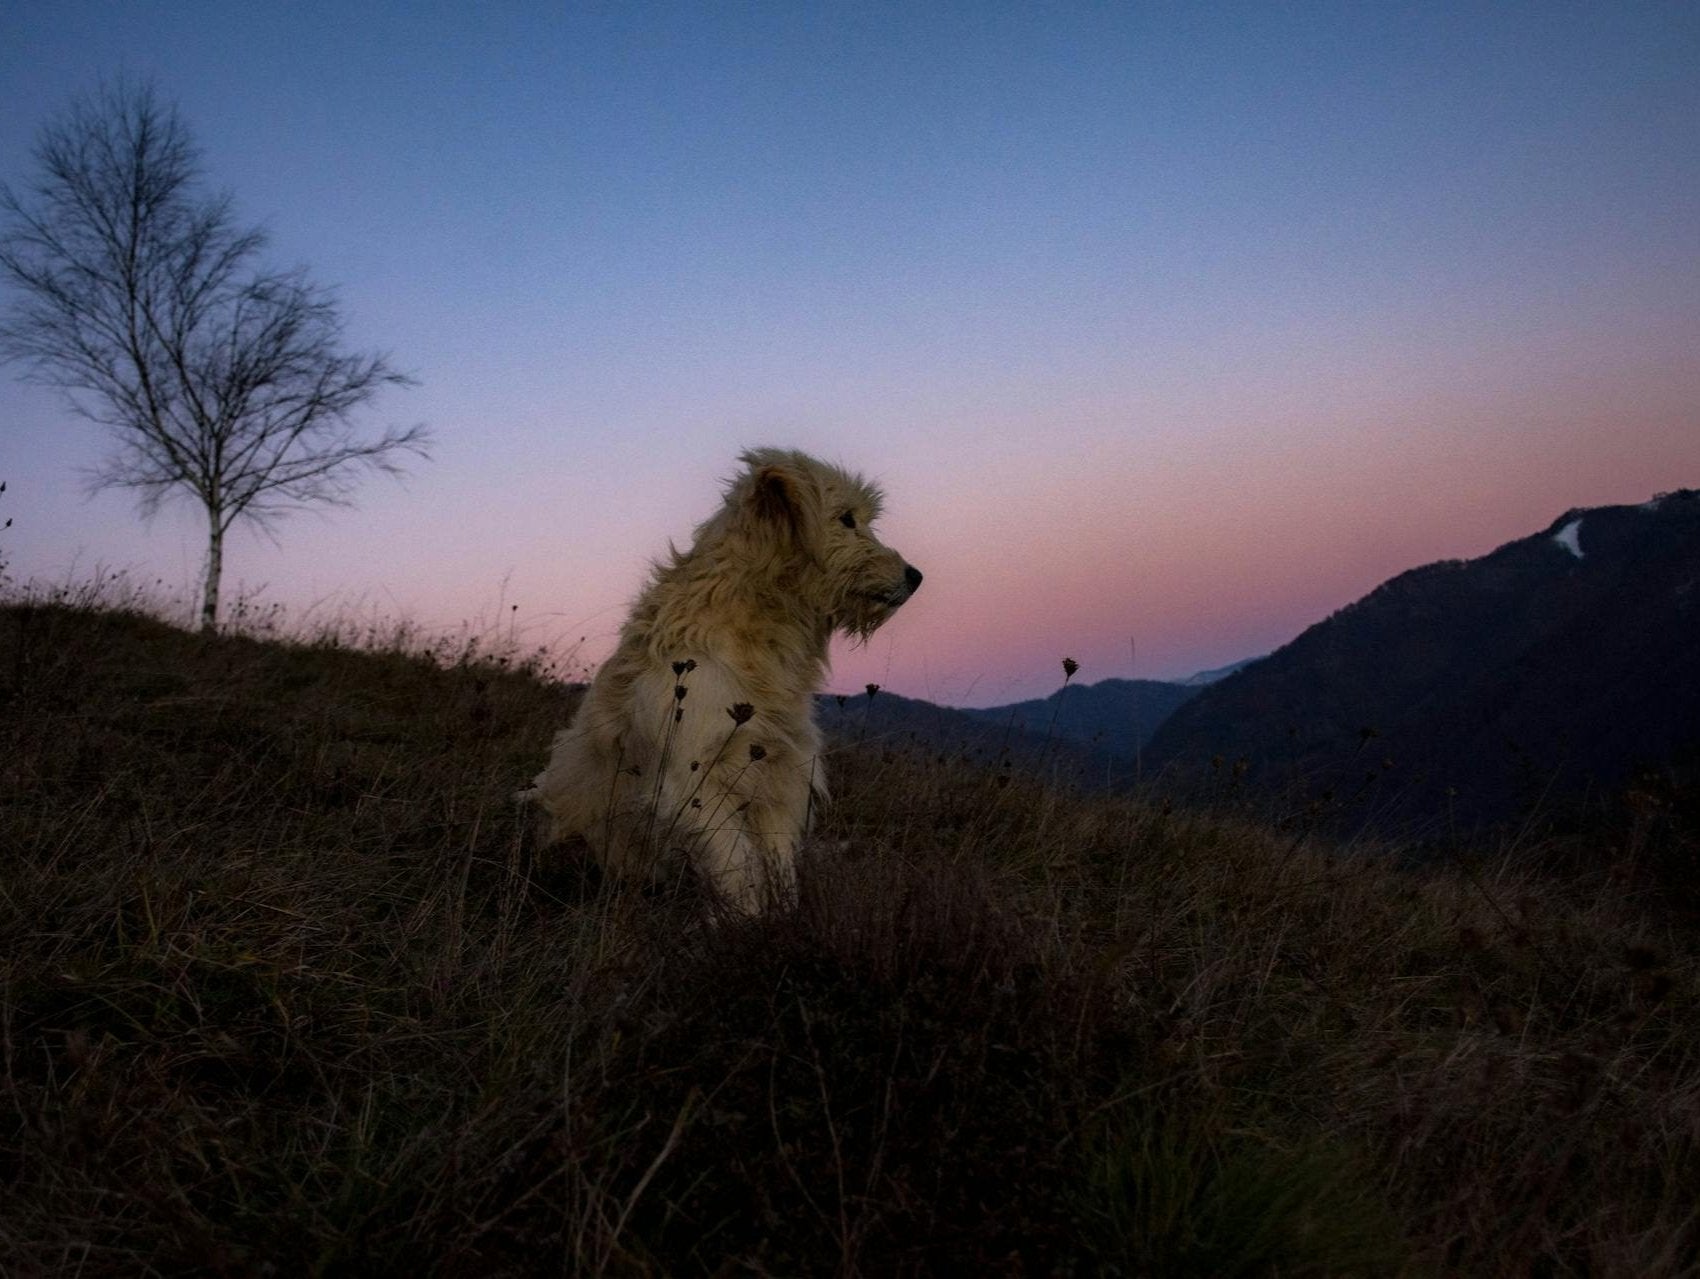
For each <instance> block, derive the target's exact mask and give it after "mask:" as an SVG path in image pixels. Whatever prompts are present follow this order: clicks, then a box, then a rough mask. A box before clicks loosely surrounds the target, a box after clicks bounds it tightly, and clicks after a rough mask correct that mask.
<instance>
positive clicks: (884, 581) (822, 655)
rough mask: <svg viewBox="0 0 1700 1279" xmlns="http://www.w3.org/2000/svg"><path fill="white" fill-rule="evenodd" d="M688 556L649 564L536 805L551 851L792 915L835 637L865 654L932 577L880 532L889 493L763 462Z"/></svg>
mask: <svg viewBox="0 0 1700 1279" xmlns="http://www.w3.org/2000/svg"><path fill="white" fill-rule="evenodd" d="M742 461H743V462H744V464H745V470H744V471H743V472H742V473H741V474H740V475H738V476H737V477H736V478H735V479H733V480H732V481H731V483H730V484H729V485H728V487H727V490H726V501H725V504H724V505H723V506H722V507H721V509H720V510H719V511H717V512H716V513H715V514H714V515H712V516H710V517H709V519H708V520H707V521H705V522H704V523H703V524H702V525H701V526H700V527H699V528H698V529H697V530H696V534H695V537H694V540H693V542H692V545H691V549H690V550H688V551H685V552H682V553H681V552H680V551H679V550H678V549H677V548H676V547H674V548H670V549H671V555H670V556H669V557H668V559H667V560H666V561H663V562H658V563H657V564H656V565H655V570H654V575H653V577H652V579H651V581H650V584H649V586H648V588H647V589H646V590H645V591H644V592H643V594H642V595H641V596H639V597H638V600H637V603H636V604H635V605H634V606H633V608H632V613H631V616H630V617H629V618H628V619H627V621H626V624H625V626H624V627H623V628H622V629H621V631H620V640H619V645H618V647H617V648H616V649H615V651H614V654H613V656H612V657H610V658H609V659H608V661H607V662H606V663H604V664H603V666H602V668H601V669H600V670H599V671H598V672H597V674H596V678H595V680H594V681H593V682H592V684H591V686H590V689H589V691H588V692H587V693H586V694H585V698H584V701H583V702H582V703H581V704H580V706H579V708H578V711H577V713H576V714H575V715H574V717H573V720H572V723H571V724H570V725H569V726H568V727H567V728H566V729H564V730H563V731H562V732H560V733H559V734H557V735H556V737H555V743H554V747H553V750H552V752H551V754H550V757H549V766H548V767H547V768H545V769H544V770H543V772H542V773H541V774H540V775H539V776H538V777H537V780H536V782H535V783H534V784H533V787H532V789H531V790H529V791H527V792H526V793H525V796H526V798H528V799H531V800H533V801H534V802H536V803H537V804H539V805H540V806H541V807H542V809H543V811H544V816H545V826H546V836H547V837H548V838H549V839H551V840H565V839H571V838H574V837H578V838H581V839H583V840H584V841H585V843H586V844H588V845H589V847H590V850H591V852H592V853H593V854H594V855H595V857H596V859H597V860H598V861H599V862H600V863H601V864H602V866H603V868H604V869H605V870H608V871H610V872H612V873H614V874H616V875H621V876H628V877H643V876H654V875H657V874H659V873H660V872H661V870H662V869H663V867H665V866H666V865H667V864H668V863H670V862H672V861H674V860H676V858H677V857H678V856H679V855H681V854H682V855H683V856H684V857H685V858H686V859H688V861H689V862H690V863H691V864H692V865H694V866H695V867H696V869H697V871H698V873H699V874H700V875H701V876H702V878H703V879H704V880H705V881H706V882H707V884H708V885H709V886H710V887H711V889H712V890H713V891H714V893H715V894H716V896H717V897H718V898H719V899H720V901H721V902H722V903H724V904H725V905H726V906H728V907H730V908H732V909H734V910H737V911H741V912H744V913H754V912H756V911H759V910H760V909H761V908H762V907H763V906H764V905H765V904H769V903H773V902H782V901H785V900H788V899H789V898H790V896H791V894H792V891H793V887H794V884H795V871H794V866H793V863H794V860H795V857H796V853H797V847H798V845H799V844H800V843H801V841H802V839H803V837H804V836H805V835H806V834H807V827H808V823H809V818H810V813H811V810H812V807H813V801H814V799H815V798H816V797H821V798H824V796H825V793H826V786H825V782H824V779H823V778H822V776H821V766H820V752H821V734H820V730H819V729H818V728H817V727H816V726H815V721H814V697H815V694H816V692H817V691H818V690H819V689H820V687H821V683H822V680H823V679H824V677H825V675H826V669H827V642H828V640H829V639H830V638H831V637H832V633H833V632H834V631H843V632H845V633H846V634H849V635H851V636H854V637H856V638H858V639H861V640H866V639H867V637H868V636H869V635H871V634H872V633H873V632H874V630H875V629H876V628H877V627H878V626H879V625H880V624H881V623H883V622H884V621H885V620H886V619H887V618H888V617H890V616H891V615H892V613H893V612H894V611H895V610H896V609H897V607H898V606H899V605H901V604H902V603H903V602H904V601H905V600H907V599H908V598H909V597H910V595H912V594H914V591H915V588H916V587H917V586H919V585H920V584H921V574H920V573H919V572H918V571H917V570H915V569H914V568H912V567H910V566H909V565H908V564H907V563H905V562H904V560H903V557H902V556H901V555H899V554H898V553H897V552H896V551H894V550H892V549H890V548H889V547H887V546H884V545H882V544H881V543H880V542H879V540H878V539H877V538H875V537H874V534H873V530H872V528H871V527H870V526H871V525H872V523H873V521H874V519H875V518H876V517H877V516H878V515H879V512H880V502H881V497H880V493H879V491H878V490H877V489H876V488H874V487H873V486H872V485H871V484H869V483H868V482H867V481H866V480H864V479H862V478H861V477H860V476H858V475H853V474H850V473H849V472H846V471H843V470H841V469H839V468H838V467H836V466H829V465H827V464H826V463H824V462H820V461H817V460H816V459H814V458H812V457H809V456H807V455H806V454H803V453H798V452H794V451H790V450H785V449H771V448H766V449H753V450H751V451H750V452H747V453H745V454H744V455H743V458H742Z"/></svg>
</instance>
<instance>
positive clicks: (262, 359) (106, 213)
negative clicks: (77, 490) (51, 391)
mask: <svg viewBox="0 0 1700 1279" xmlns="http://www.w3.org/2000/svg"><path fill="white" fill-rule="evenodd" d="M35 159H36V162H37V174H36V181H35V185H34V186H33V187H32V188H30V189H29V190H28V191H26V192H21V193H20V192H17V191H14V190H13V189H12V188H11V187H9V186H5V185H0V216H3V217H4V224H3V226H0V279H6V280H9V281H10V282H11V283H12V284H13V285H14V286H16V289H17V291H18V293H19V294H20V298H19V300H18V301H17V303H16V304H15V305H14V306H13V307H12V308H11V309H10V310H9V311H8V312H7V313H6V314H5V315H4V317H3V318H0V359H4V360H18V361H23V362H25V363H27V365H28V366H29V369H30V376H31V377H32V379H33V380H35V381H38V382H42V383H45V384H47V385H50V386H56V387H59V388H60V389H62V390H63V391H65V392H66V395H67V398H68V399H69V400H70V403H71V405H72V407H73V408H74V410H75V411H76V412H77V413H79V414H80V415H81V416H83V417H85V418H88V419H89V420H90V421H93V422H97V423H100V424H101V425H104V426H107V427H110V428H112V430H113V431H114V433H115V434H116V436H117V443H118V447H117V449H116V451H115V452H114V453H113V454H112V455H111V456H110V457H109V458H107V459H106V461H105V462H104V463H103V464H102V465H101V466H100V467H99V468H98V469H97V470H96V471H95V472H94V473H93V475H92V477H91V479H92V486H93V487H94V488H96V489H99V488H107V487H116V488H127V489H135V490H137V491H138V493H139V494H140V499H141V508H142V513H143V515H144V516H151V515H152V514H153V513H154V512H155V511H157V510H158V508H159V506H160V503H161V502H162V501H164V499H165V498H166V497H168V496H170V495H172V494H173V493H185V494H189V495H193V497H194V499H195V500H196V501H197V502H199V503H200V505H201V507H202V508H203V509H204V510H205V512H206V516H207V563H206V581H205V590H204V593H203V595H202V602H201V626H202V628H203V629H204V630H211V629H213V628H214V627H215V626H216V625H217V621H218V589H219V579H220V577H221V575H222V573H223V568H224V537H225V534H226V533H227V532H229V530H230V528H231V526H232V525H233V524H234V523H235V522H236V521H237V520H239V519H243V518H246V519H248V520H250V521H253V522H255V523H256V524H258V525H259V526H261V527H263V528H269V526H270V524H271V521H273V520H274V519H275V518H276V517H278V516H280V515H282V514H284V513H285V512H287V511H290V510H294V509H298V508H300V507H302V506H307V505H312V504H323V503H332V504H338V505H342V504H347V503H348V502H349V500H350V498H351V495H352V492H353V488H354V485H355V482H356V480H357V479H358V477H359V476H360V475H361V474H362V473H364V472H367V471H371V470H380V471H386V472H389V473H392V474H393V473H396V472H397V471H399V469H400V459H401V458H402V456H403V455H405V454H414V455H417V456H421V457H423V456H425V455H426V446H427V444H428V442H429V436H428V433H427V432H426V430H425V428H424V427H422V426H411V427H406V428H396V427H392V428H388V429H386V430H384V431H382V432H381V433H379V434H376V435H371V434H362V433H360V432H359V431H358V430H357V429H356V425H355V422H354V418H355V415H356V412H357V410H359V409H361V408H363V407H364V406H366V405H367V404H368V402H369V401H371V400H372V398H373V397H374V396H375V395H377V393H378V392H379V391H381V390H382V389H383V388H384V387H386V386H402V385H411V384H412V379H410V378H408V377H406V376H404V375H403V374H401V373H399V372H397V371H396V370H395V369H393V368H392V367H391V366H390V364H389V362H388V360H387V359H386V358H385V357H384V356H382V355H378V354H365V355H360V354H348V353H345V352H344V351H343V349H342V323H341V320H340V318H339V316H338V314H337V308H336V304H335V301H334V299H333V298H332V297H331V295H330V294H329V293H327V292H326V291H325V290H323V289H320V288H318V287H316V286H314V285H313V284H312V283H311V282H310V281H309V280H308V279H307V276H306V273H305V271H303V270H300V269H297V270H294V271H285V272H275V271H263V270H260V269H258V268H257V267H256V266H255V265H254V262H255V259H256V258H257V256H258V254H259V252H260V250H261V249H262V248H263V247H264V245H265V234H264V232H262V231H260V230H258V229H243V228H241V227H238V226H237V225H236V222H235V219H234V216H233V214H232V209H231V198H230V196H229V195H228V194H219V193H208V192H205V191H204V190H202V189H201V171H200V155H199V151H198V150H197V148H196V146H195V144H194V142H193V140H192V138H191V137H190V135H189V131H188V129H187V128H186V126H185V125H184V124H183V122H182V120H181V119H180V118H179V116H178V113H177V111H176V109H175V107H172V106H169V105H162V104H161V103H160V102H159V101H158V99H157V97H156V95H155V94H154V92H153V90H152V89H151V88H148V87H145V86H144V87H141V88H132V87H128V86H125V85H118V86H107V87H103V88H102V89H101V90H100V91H99V92H97V93H95V94H94V95H92V96H89V97H85V98H81V99H79V100H78V101H77V102H75V103H74V104H73V105H72V107H71V108H70V110H69V111H67V112H66V113H65V114H64V115H63V116H61V117H60V118H58V119H57V120H55V121H53V122H52V123H50V124H49V125H48V126H47V127H46V128H45V129H44V130H43V131H42V134H41V137H40V140H39V141H38V143H37V146H36V151H35Z"/></svg>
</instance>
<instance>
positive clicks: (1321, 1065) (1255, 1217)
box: [0, 607, 1700, 1276]
mask: <svg viewBox="0 0 1700 1279" xmlns="http://www.w3.org/2000/svg"><path fill="white" fill-rule="evenodd" d="M463 659H464V660H459V661H454V662H451V663H450V664H449V665H448V666H447V667H446V668H444V667H442V666H440V665H438V664H435V663H433V662H432V661H429V660H426V659H425V658H424V657H422V656H419V655H417V654H410V653H407V652H359V653H355V652H348V651H346V650H342V649H336V648H330V647H325V646H322V645H320V646H315V645H278V644H261V643H256V642H253V641H251V640H245V639H241V638H205V637H201V636H197V635H189V634H185V633H183V632H180V631H175V630H172V629H171V628H169V627H166V626H162V625H160V624H158V623H156V622H152V621H149V620H148V619H146V618H140V617H135V616H127V615H115V614H110V613H107V614H101V613H87V612H79V611H74V610H66V609H58V608H43V607H23V608H19V607H3V608H0V848H3V849H4V850H5V858H6V873H5V876H4V882H3V887H0V1047H3V1049H4V1051H3V1053H0V1242H3V1246H4V1250H5V1256H6V1264H7V1266H8V1267H9V1268H10V1269H11V1270H15V1271H16V1272H18V1273H21V1274H42V1273H59V1272H67V1271H75V1272H78V1273H81V1274H83V1275H116V1274H161V1273H163V1274H212V1273H218V1274H254V1273H278V1274H307V1273H327V1274H335V1273H341V1274H394V1273H401V1272H417V1273H421V1274H441V1275H469V1276H470V1275H479V1276H484V1275H531V1274H537V1273H545V1272H546V1273H561V1272H569V1273H587V1274H595V1273H608V1272H614V1273H621V1274H640V1273H650V1274H673V1275H690V1274H699V1273H700V1274H713V1273H727V1272H731V1271H749V1272H752V1273H784V1274H829V1273H830V1274H839V1275H846V1276H853V1275H888V1274H941V1275H944V1274H964V1273H988V1274H989V1273H999V1274H1013V1273H1027V1274H1050V1273H1080V1274H1089V1273H1122V1274H1211V1275H1215V1274H1231V1273H1238V1274H1273V1273H1280V1274H1375V1275H1402V1274H1411V1275H1418V1274H1426V1273H1434V1272H1436V1271H1445V1272H1452V1273H1467V1274H1483V1275H1493V1274H1522V1273H1528V1272H1530V1271H1535V1272H1540V1273H1583V1272H1588V1273H1615V1274H1635V1275H1638V1276H1640V1275H1645V1276H1675V1275H1679V1274H1687V1273H1692V1272H1693V1269H1694V1267H1695V1266H1696V1265H1700V1233H1697V1232H1700V1223H1697V1221H1696V1218H1695V1215H1694V1211H1693V1206H1694V1204H1695V1203H1696V1202H1700V957H1697V954H1696V946H1695V939H1694V934H1693V930H1692V927H1691V926H1690V925H1689V924H1688V923H1686V922H1685V921H1684V920H1683V919H1681V918H1678V917H1676V916H1674V915H1672V914H1671V913H1670V912H1669V911H1667V910H1663V909H1661V908H1660V907H1659V906H1658V904H1657V899H1656V898H1653V897H1651V896H1650V894H1649V892H1648V890H1647V886H1646V885H1645V884H1644V882H1643V881H1642V880H1640V879H1639V878H1638V876H1639V875H1640V874H1641V873H1642V870H1643V869H1644V864H1645V853H1646V849H1645V847H1644V846H1642V847H1640V848H1639V850H1638V851H1637V850H1634V849H1632V850H1631V851H1632V852H1634V856H1633V857H1632V858H1629V859H1627V860H1625V861H1624V862H1623V863H1622V864H1621V865H1619V866H1616V867H1614V868H1613V869H1612V873H1611V874H1610V875H1603V876H1600V877H1598V878H1594V879H1585V880H1582V881H1579V882H1577V883H1575V884H1570V883H1567V882H1565V881H1563V880H1557V879H1552V878H1550V877H1547V876H1545V875H1543V874H1541V873H1538V872H1537V870H1536V869H1534V868H1532V867H1530V866H1527V865H1524V864H1522V863H1518V862H1511V861H1507V860H1505V859H1502V858H1495V857H1493V856H1492V855H1491V854H1489V853H1487V852H1484V853H1483V854H1482V856H1481V858H1480V862H1479V866H1476V867H1471V868H1469V869H1467V870H1466V871H1465V872H1464V873H1459V874H1452V873H1448V872H1445V871H1435V872H1431V873H1424V874H1408V873H1402V872H1400V871H1397V870H1396V869H1394V868H1393V867H1392V866H1391V865H1390V864H1389V862H1388V861H1387V860H1386V859H1373V858H1337V857H1334V856H1332V855H1331V854H1330V852H1329V850H1328V849H1327V848H1326V847H1322V846H1319V845H1316V844H1314V843H1313V842H1309V841H1305V840H1302V839H1295V838H1294V837H1293V835H1292V834H1291V833H1290V832H1288V833H1277V832H1274V831H1270V830H1267V829H1263V828H1260V827H1257V826H1255V825H1250V824H1247V823H1245V822H1242V821H1235V820H1228V819H1222V818H1204V817H1195V816H1191V815H1188V814H1187V813H1185V812H1179V811H1177V812H1171V811H1168V810H1166V809H1165V808H1161V807H1148V806H1143V805H1141V804H1138V803H1135V802H1132V801H1128V800H1125V799H1116V798H1110V797H1105V796H1097V797H1083V796H1082V795H1080V794H1078V793H1075V792H1071V791H1064V790H1060V789H1056V788H1053V787H1051V786H1048V785H1046V784H1045V783H1044V781H1043V780H1041V779H1040V778H1037V777H1035V776H1033V775H1032V774H1029V773H1024V772H1022V771H1020V770H1017V769H1002V768H995V769H987V768H984V767H980V766H977V765H973V764H969V763H965V762H964V761H963V760H962V759H960V758H957V757H952V756H949V755H947V754H941V753H939V752H934V751H928V752H906V751H904V750H903V749H901V746H900V744H893V743H891V742H889V741H880V742H876V741H874V740H864V741H861V742H857V741H854V740H848V741H847V742H846V744H845V745H843V746H842V747H841V748H840V749H838V750H836V751H835V752H834V754H833V755H832V757H831V759H830V760H829V761H828V767H829V768H830V770H831V775H832V780H833V784H834V789H835V791H836V793H837V795H838V799H837V801H836V802H835V803H834V804H833V805H832V806H830V807H829V808H828V810H827V811H826V812H825V813H824V814H823V818H822V829H821V832H820V834H821V839H820V842H819V844H818V845H817V846H816V847H815V848H813V849H812V850H811V853H810V855H809V857H808V858H807V859H806V861H805V864H804V876H803V889H804V891H803V895H802V900H801V901H800V903H799V904H798V907H797V908H796V910H795V911H792V912H785V913H780V914H776V915H773V916H770V917H768V918H765V919H762V920H758V921H751V922H748V923H746V924H738V925H729V926H723V927H718V928H714V927H708V926H706V925H705V923H704V920H703V915H702V911H701V909H700V902H699V899H698V897H697V896H696V894H695V892H694V890H693V888H692V886H691V885H690V884H689V883H688V882H685V883H680V884H669V885H662V886H658V887H655V888H651V889H647V890H626V889H620V888H616V887H613V886H610V885H608V884H606V883H604V882H602V881H601V880H600V878H599V877H598V876H597V875H596V874H595V873H594V872H593V871H592V870H590V869H589V868H587V867H585V866H584V865H582V864H580V863H577V862H570V861H569V862H566V863H564V864H557V863H556V861H554V860H553V859H551V858H550V857H547V856H544V855H542V854H541V853H540V852H539V850H536V849H534V848H532V847H531V846H530V844H529V842H528V840H527V838H526V825H525V823H524V822H523V821H522V820H520V818H519V817H518V815H516V814H515V812H514V810H513V809H512V806H511V804H510V800H509V797H510V795H511V793H512V791H513V789H514V787H515V786H516V784H518V783H519V782H520V781H522V780H523V779H524V778H526V777H527V776H529V775H530V773H531V772H532V771H534V770H535V768H536V767H537V766H538V763H539V761H540V760H541V759H542V757H543V753H544V751H545V749H546V745H547V742H548V738H549V735H550V733H551V732H552V730H553V729H554V728H555V727H556V726H557V725H558V724H559V723H560V722H561V720H562V719H563V718H564V716H565V714H566V712H567V710H568V707H569V704H570V702H571V699H572V697H573V696H574V694H573V692H572V691H571V690H566V689H563V688H561V687H559V686H558V685H554V684H551V683H547V682H544V681H540V680H538V679H535V678H533V677H532V676H531V675H530V674H529V673H526V672H524V671H517V670H514V669H512V664H511V663H503V662H499V661H498V662H494V663H490V662H483V661H479V660H473V659H472V658H470V657H469V656H467V655H466V654H464V653H463ZM882 696H883V695H882ZM1637 859H1639V860H1637ZM941 1152H943V1157H941ZM1531 1187H1538V1188H1539V1193H1538V1194H1531V1193H1530V1188H1531Z"/></svg>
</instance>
